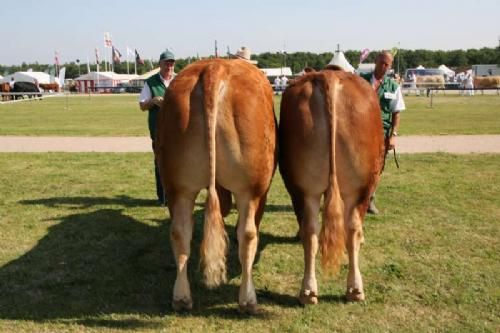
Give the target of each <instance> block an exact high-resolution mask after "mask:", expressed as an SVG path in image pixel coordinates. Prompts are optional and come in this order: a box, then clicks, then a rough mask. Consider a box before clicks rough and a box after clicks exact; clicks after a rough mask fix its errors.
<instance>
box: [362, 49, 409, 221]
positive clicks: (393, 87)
mask: <svg viewBox="0 0 500 333" xmlns="http://www.w3.org/2000/svg"><path fill="white" fill-rule="evenodd" d="M392 62H393V56H392V54H391V53H390V52H388V51H382V52H380V53H379V54H378V55H377V58H376V59H375V70H374V71H373V73H368V74H361V76H362V77H363V78H364V79H365V80H366V81H368V82H369V83H370V84H371V85H372V87H373V89H374V90H375V92H376V93H377V96H378V99H379V104H380V110H381V112H382V123H383V126H384V138H385V154H386V155H387V152H388V151H389V150H392V149H395V147H396V137H397V136H398V132H397V131H398V128H399V119H400V112H401V111H403V110H404V109H405V108H406V106H405V102H404V100H403V94H401V87H400V86H399V84H397V83H396V81H394V80H393V79H391V78H390V77H388V76H386V73H387V72H388V71H389V70H390V69H391V66H392ZM368 213H370V214H378V209H377V207H376V206H375V194H373V195H372V196H371V198H370V206H369V207H368Z"/></svg>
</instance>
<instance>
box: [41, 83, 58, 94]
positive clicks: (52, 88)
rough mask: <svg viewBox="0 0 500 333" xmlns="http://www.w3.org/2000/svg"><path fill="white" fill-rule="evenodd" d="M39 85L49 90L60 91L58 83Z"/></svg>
mask: <svg viewBox="0 0 500 333" xmlns="http://www.w3.org/2000/svg"><path fill="white" fill-rule="evenodd" d="M38 86H39V87H40V88H42V89H43V90H45V91H49V90H52V91H54V92H58V91H59V84H57V83H40V84H39V85H38Z"/></svg>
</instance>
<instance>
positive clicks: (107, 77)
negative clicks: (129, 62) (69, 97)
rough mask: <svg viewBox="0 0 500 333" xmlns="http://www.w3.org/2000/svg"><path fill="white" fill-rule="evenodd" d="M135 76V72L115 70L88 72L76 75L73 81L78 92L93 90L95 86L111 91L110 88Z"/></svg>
mask: <svg viewBox="0 0 500 333" xmlns="http://www.w3.org/2000/svg"><path fill="white" fill-rule="evenodd" d="M137 76H138V75H136V74H117V73H115V72H99V73H98V72H90V73H88V74H84V75H81V76H79V77H77V78H76V79H75V81H76V84H77V89H78V91H79V92H88V91H94V90H95V88H99V87H102V88H107V90H106V91H111V89H110V88H112V87H117V86H118V85H119V84H120V83H128V82H129V81H130V80H132V79H135V78H137Z"/></svg>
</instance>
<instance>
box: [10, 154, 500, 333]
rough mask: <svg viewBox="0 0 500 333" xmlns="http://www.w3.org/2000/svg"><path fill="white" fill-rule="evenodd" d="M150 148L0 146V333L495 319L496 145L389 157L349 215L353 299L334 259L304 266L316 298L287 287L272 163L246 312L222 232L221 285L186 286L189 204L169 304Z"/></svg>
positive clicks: (286, 204) (499, 292)
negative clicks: (359, 218) (188, 295)
mask: <svg viewBox="0 0 500 333" xmlns="http://www.w3.org/2000/svg"><path fill="white" fill-rule="evenodd" d="M151 159H152V156H151V154H65V153H49V154H1V158H0V171H1V172H0V188H1V191H0V230H1V231H2V232H1V233H0V244H1V246H0V295H1V296H0V331H2V332H22V331H24V332H116V331H144V332H160V331H168V332H190V331H196V332H201V331H203V332H220V331H223V332H248V331H250V330H251V331H256V332H268V331H271V332H306V331H311V332H333V331H337V332H495V331H498V327H500V319H499V316H498V313H500V265H499V264H498V263H499V259H500V255H499V250H500V247H499V240H500V232H499V231H500V229H499V221H500V195H499V194H500V193H499V192H500V191H499V185H498V184H500V173H499V172H498V165H500V155H465V156H456V155H447V154H421V155H401V157H400V162H401V169H399V170H398V169H395V167H394V163H392V161H389V162H388V164H387V167H386V171H385V172H384V174H383V179H382V184H381V186H380V188H379V190H378V192H377V200H378V206H379V208H380V209H381V210H382V214H381V215H379V216H377V217H369V218H368V219H367V220H366V221H365V238H366V242H365V245H364V246H363V248H362V250H361V270H362V273H363V276H364V282H365V288H366V290H365V291H366V296H367V301H366V302H363V303H355V304H352V303H345V302H344V300H343V294H344V289H345V283H346V282H345V278H346V271H345V267H344V268H343V269H342V271H341V273H340V276H339V277H338V278H336V279H333V280H331V279H326V278H325V277H323V276H322V275H321V274H319V283H320V303H319V304H318V305H317V306H307V307H305V308H304V307H300V306H299V305H298V302H297V300H296V295H297V294H298V291H299V288H300V282H301V277H302V270H303V260H302V249H301V246H300V244H298V243H296V242H295V241H294V240H293V236H294V235H295V233H296V231H297V224H296V222H295V218H294V215H293V212H292V208H291V206H290V200H289V197H288V195H287V193H286V191H285V190H284V186H283V183H282V181H281V178H280V177H279V175H276V177H275V179H274V182H273V186H272V189H271V193H270V195H269V200H268V205H267V208H266V213H265V215H264V220H263V221H262V225H261V230H260V244H259V252H258V257H257V259H256V263H255V270H254V278H255V285H256V288H257V293H258V299H259V302H260V305H261V314H259V315H258V316H256V317H247V316H242V315H239V314H238V312H237V310H236V309H237V303H236V300H237V295H238V286H239V282H240V269H239V264H238V262H237V254H236V252H235V250H236V247H235V244H234V225H235V218H236V216H235V213H234V212H232V213H231V215H230V216H229V218H228V219H227V221H226V222H227V230H228V232H229V235H230V238H231V243H232V245H231V253H230V255H229V269H228V272H229V282H228V284H226V285H224V286H221V287H220V288H217V289H214V290H208V289H206V288H205V287H204V286H203V285H202V284H201V282H200V281H201V274H200V272H199V271H198V263H197V259H198V255H197V253H198V249H199V240H200V237H201V233H202V225H201V220H202V216H203V212H202V207H201V198H200V200H199V204H198V205H197V206H196V208H195V212H194V215H195V220H196V222H197V223H196V227H195V236H194V241H193V245H192V246H193V251H192V253H193V258H192V260H191V262H190V271H189V275H190V280H191V287H192V291H193V297H194V310H193V312H192V313H191V314H175V313H173V312H172V309H171V306H170V301H171V292H172V286H173V281H174V279H175V265H174V260H173V258H172V253H171V249H170V243H169V236H168V230H169V222H168V220H167V219H166V215H165V213H164V212H163V210H162V209H161V208H160V207H158V206H156V205H155V200H154V184H153V175H152V170H151V164H152V161H151Z"/></svg>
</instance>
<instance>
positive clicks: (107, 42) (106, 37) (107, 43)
mask: <svg viewBox="0 0 500 333" xmlns="http://www.w3.org/2000/svg"><path fill="white" fill-rule="evenodd" d="M104 47H113V42H112V41H111V35H110V34H109V32H105V33H104Z"/></svg>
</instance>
